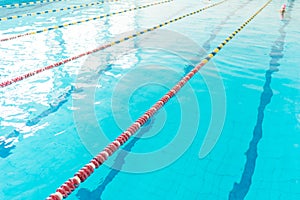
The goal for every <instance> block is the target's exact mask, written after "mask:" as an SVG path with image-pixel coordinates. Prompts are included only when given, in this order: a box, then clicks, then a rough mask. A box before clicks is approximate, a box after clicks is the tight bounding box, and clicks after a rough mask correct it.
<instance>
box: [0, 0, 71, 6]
mask: <svg viewBox="0 0 300 200" xmlns="http://www.w3.org/2000/svg"><path fill="white" fill-rule="evenodd" d="M59 1H69V0H43V1H31V2H24V3H15V4H9V5H3V6H0V8H14V7H15V8H19V7H21V6H22V7H24V6H31V5H39V4H43V3H51V2H59Z"/></svg>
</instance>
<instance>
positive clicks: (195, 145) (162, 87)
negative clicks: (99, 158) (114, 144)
mask: <svg viewBox="0 0 300 200" xmlns="http://www.w3.org/2000/svg"><path fill="white" fill-rule="evenodd" d="M86 2H92V1H85V2H83V1H76V2H72V3H70V1H66V2H56V3H46V4H42V5H38V6H30V7H24V8H11V9H1V12H0V13H1V14H0V17H6V16H12V15H20V14H23V13H29V12H38V11H43V10H48V9H56V8H63V7H67V6H69V5H79V4H82V3H86ZM149 2H150V1H132V0H130V1H126V2H125V1H120V2H113V3H105V4H104V5H99V6H93V7H87V8H83V9H77V10H71V11H66V12H60V13H52V14H46V15H39V16H36V17H26V18H20V19H15V20H9V21H1V22H0V24H1V26H0V39H2V38H6V37H8V36H11V35H14V34H21V33H26V32H28V31H31V30H40V29H43V28H45V27H51V26H54V25H60V24H63V23H66V22H71V21H78V20H81V19H85V18H89V17H94V16H97V15H101V14H106V13H110V12H114V11H119V10H122V9H127V8H129V7H134V6H136V5H146V4H148V3H149ZM213 2H215V1H213ZM9 3H15V2H13V1H1V5H5V4H9ZM209 3H210V2H209V1H201V2H199V1H195V0H192V1H189V2H188V3H187V2H186V1H183V0H175V1H174V2H170V3H165V4H161V5H157V6H152V7H149V8H145V9H140V10H137V11H134V12H128V13H125V14H120V15H115V16H112V17H109V18H104V19H101V20H95V21H91V22H88V23H82V24H78V25H74V26H69V27H66V28H62V29H57V30H54V31H49V32H45V33H40V34H35V35H32V36H26V37H22V38H19V39H15V40H11V41H7V42H1V43H0V49H1V63H0V82H3V81H5V80H8V79H10V78H13V77H15V76H18V75H21V74H24V73H27V72H29V71H32V70H34V69H38V68H41V67H44V66H47V65H50V64H53V63H55V62H58V61H60V60H62V59H64V58H68V57H71V56H75V55H78V54H80V53H83V52H85V51H89V50H92V49H93V48H96V47H98V46H100V45H102V44H104V43H106V42H109V41H114V40H115V38H119V37H120V36H119V35H120V34H125V35H127V32H130V33H132V32H136V31H137V30H143V29H145V28H149V27H153V26H156V25H158V24H160V23H163V22H165V21H167V20H170V19H172V18H176V17H179V16H182V15H184V14H186V13H189V12H193V11H195V10H198V9H200V8H202V7H204V6H206V5H208V4H209ZM263 3H264V2H261V1H257V0H252V1H246V0H245V1H239V0H229V1H226V2H224V3H223V4H220V5H218V6H215V7H212V8H209V9H207V10H205V11H202V12H200V13H199V14H197V15H193V16H190V17H187V18H185V19H182V20H179V21H177V22H174V23H172V24H170V25H168V26H165V27H163V28H161V29H159V30H156V31H153V32H150V33H146V34H144V35H141V36H138V37H136V38H135V39H133V40H130V41H128V42H126V43H122V44H118V45H115V46H114V47H112V48H108V49H106V50H103V51H100V52H98V53H96V54H93V55H90V56H86V57H83V58H80V59H77V60H75V61H72V62H69V63H67V64H65V65H62V66H60V67H57V68H54V69H52V70H48V71H45V72H43V73H41V74H39V75H36V76H33V77H31V78H28V79H26V80H23V81H21V82H18V83H15V84H13V85H10V86H8V87H5V88H0V94H1V99H0V111H1V112H0V167H1V170H2V173H1V175H0V179H1V180H2V181H1V182H0V199H45V198H46V197H47V196H48V195H50V194H51V193H53V192H55V190H56V189H57V187H59V186H60V185H61V184H62V183H63V182H64V181H66V180H67V179H68V178H70V177H72V176H73V175H74V173H75V172H76V171H77V170H78V169H80V168H81V167H82V166H84V165H85V164H86V163H88V162H89V161H90V160H91V159H92V157H93V156H95V155H96V154H97V153H98V152H100V151H101V150H102V149H103V147H104V146H106V145H107V144H108V142H109V141H110V140H113V139H114V138H115V137H117V136H118V135H119V134H121V132H122V131H123V130H124V129H126V128H127V127H128V126H129V125H131V123H132V122H133V121H134V120H135V119H136V118H137V117H139V116H140V115H141V114H142V113H143V112H144V111H146V110H147V109H148V108H149V107H150V106H151V105H153V104H154V103H155V102H156V101H157V100H158V99H159V98H160V97H161V96H162V95H163V94H165V93H166V92H167V91H168V89H170V88H171V87H172V86H173V85H175V84H176V82H177V81H178V80H180V78H181V77H183V76H184V75H185V74H186V73H187V72H188V71H189V70H190V69H191V68H192V66H194V65H195V64H196V63H198V62H200V61H201V60H202V59H203V58H204V57H206V55H207V52H210V51H211V50H213V49H214V48H215V47H216V46H217V45H219V43H221V42H222V41H223V40H224V39H225V38H226V37H227V36H228V35H229V34H230V33H231V32H233V31H235V30H236V29H237V28H238V27H239V26H240V25H241V24H242V23H244V22H245V21H246V20H247V19H248V18H249V17H250V16H251V15H253V14H254V13H255V12H256V11H257V10H258V9H259V7H261V6H262V5H263ZM283 3H287V12H286V13H285V16H284V18H283V19H281V16H280V14H279V12H278V10H279V9H280V7H281V5H282V4H283ZM299 11H300V7H299V4H297V1H273V2H271V3H270V4H269V5H268V6H267V7H266V8H265V9H264V10H263V11H262V12H261V13H260V14H259V15H258V16H257V17H255V18H254V19H253V21H251V22H250V23H249V24H248V25H247V26H246V27H245V28H244V29H243V30H242V31H241V32H240V33H239V34H238V35H237V36H236V37H234V39H232V40H231V41H230V42H229V43H228V44H227V45H226V46H225V47H224V48H223V49H222V51H220V52H219V53H218V54H217V55H216V56H215V57H214V58H213V59H212V60H211V61H210V62H209V63H208V64H207V65H206V66H204V68H203V69H201V70H200V71H201V72H200V73H199V74H197V75H195V77H194V78H193V79H191V80H190V82H189V84H187V85H186V86H185V87H183V88H182V90H181V91H180V92H179V93H178V94H177V95H176V97H175V98H173V99H171V100H170V101H169V102H168V103H167V104H166V105H165V106H164V108H163V109H162V110H161V111H159V112H158V114H157V115H155V116H154V117H153V118H152V119H151V120H150V121H149V122H148V123H147V124H146V125H145V126H144V127H143V128H142V129H141V131H140V132H138V133H137V135H136V137H135V138H133V139H131V140H130V141H129V142H127V143H126V144H124V146H123V147H122V151H117V152H116V153H115V155H114V156H112V157H111V158H110V159H109V160H108V161H107V164H106V165H103V166H101V167H100V168H98V169H97V170H96V171H95V172H94V174H92V175H91V177H89V178H88V179H87V180H86V181H85V182H84V183H82V184H81V185H80V186H79V188H78V189H76V190H75V191H74V192H73V193H72V194H71V195H70V196H69V197H68V199H81V200H88V199H105V200H106V199H131V200H132V199H230V200H235V199H245V200H252V199H272V200H273V199H288V200H294V199H295V200H296V199H300V192H299V191H300V160H299V155H300V146H299V145H300V134H299V133H300V131H299V129H300V102H299V97H300V92H299V91H300V90H299V89H300V79H299V77H300V70H299V64H298V63H299V61H300V57H299V56H298V54H297V50H298V47H299V43H300V42H299V29H298V26H299V18H300V16H299V13H300V12H299ZM218 136H219V137H218ZM209 137H211V138H213V140H212V141H210V140H206V139H207V138H209ZM207 141H210V142H207ZM214 143H215V145H214ZM203 144H208V146H211V149H206V151H204V153H203V148H201V147H203ZM209 144H210V145H209ZM200 149H201V150H200ZM200 152H202V153H200Z"/></svg>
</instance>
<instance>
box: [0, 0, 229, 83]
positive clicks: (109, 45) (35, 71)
mask: <svg viewBox="0 0 300 200" xmlns="http://www.w3.org/2000/svg"><path fill="white" fill-rule="evenodd" d="M225 1H226V0H223V1H220V2H217V3H214V4H211V5H209V6H206V7H204V8H201V9H199V10H197V11H194V12H191V13H188V14H185V15H183V16H180V17H178V18H175V19H171V20H169V21H167V22H164V23H162V24H159V25H157V26H154V27H152V28H148V29H145V30H143V31H140V32H136V33H135V34H133V35H129V36H127V37H124V38H122V39H120V40H116V41H113V42H110V43H107V44H104V45H102V46H100V47H98V48H96V49H93V50H91V51H87V52H85V53H81V54H79V55H77V56H73V57H70V58H67V59H64V60H62V61H59V62H57V63H54V64H52V65H48V66H46V67H42V68H40V69H36V70H34V71H31V72H28V73H26V74H23V75H21V76H17V77H15V78H12V79H10V80H7V81H3V82H1V83H0V87H1V88H3V87H7V86H9V85H11V84H13V83H16V82H19V81H21V80H24V79H27V78H29V77H31V76H34V75H36V74H39V73H41V72H43V71H46V70H49V69H52V68H55V67H58V66H60V65H63V64H65V63H68V62H70V61H72V60H76V59H78V58H81V57H83V56H87V55H90V54H92V53H95V52H98V51H100V50H103V49H106V48H108V47H111V46H113V45H116V44H119V43H121V42H125V41H126V40H129V39H132V38H135V37H138V36H140V35H142V34H144V33H147V32H150V31H154V30H156V29H159V28H161V27H163V26H166V25H168V24H171V23H173V22H176V21H179V20H181V19H184V18H186V17H188V16H192V15H195V14H197V13H199V12H201V11H203V10H206V9H208V8H211V7H214V6H216V5H219V4H221V3H223V2H225Z"/></svg>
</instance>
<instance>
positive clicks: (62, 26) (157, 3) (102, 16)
mask: <svg viewBox="0 0 300 200" xmlns="http://www.w3.org/2000/svg"><path fill="white" fill-rule="evenodd" d="M171 1H173V0H165V1H160V2H155V3H151V4H148V5H144V6H138V7H134V8H130V9H126V10H121V11H117V12H112V13H108V14H104V15H99V16H96V17H90V18H87V19H82V20H80V21H76V22H70V23H65V24H62V25H56V26H52V27H49V28H43V29H41V30H38V31H32V32H28V33H24V34H20V35H15V36H11V37H8V38H3V39H0V42H5V41H9V40H13V39H17V38H20V37H24V36H28V35H34V34H37V33H44V32H47V31H50V30H54V29H59V28H64V27H67V26H72V25H76V24H81V23H85V22H89V21H94V20H98V19H103V18H105V17H110V16H113V15H117V14H123V13H126V12H130V11H134V10H139V9H143V8H148V7H150V6H156V5H159V4H164V3H168V2H171Z"/></svg>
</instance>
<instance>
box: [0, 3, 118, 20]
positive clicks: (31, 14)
mask: <svg viewBox="0 0 300 200" xmlns="http://www.w3.org/2000/svg"><path fill="white" fill-rule="evenodd" d="M116 1H118V0H107V1H98V2H91V3H87V4H81V5H78V6H70V7H66V8H58V9H52V10H45V11H40V12H34V13H25V14H22V15H14V16H10V17H2V18H0V22H1V21H7V20H12V19H19V18H22V17H29V16H36V15H44V14H48V13H57V12H60V11H67V10H75V9H79V8H86V7H90V6H94V5H100V4H104V3H108V2H116Z"/></svg>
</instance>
